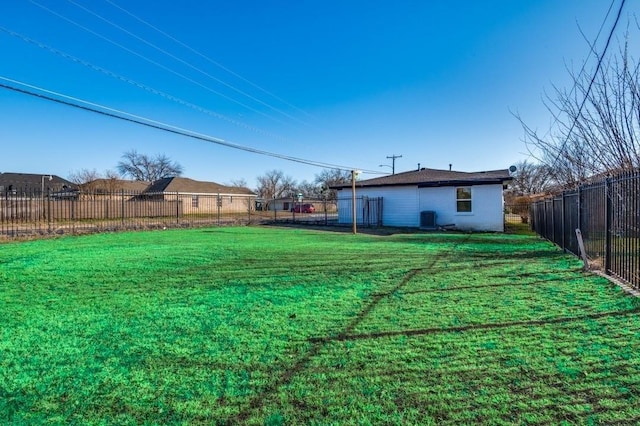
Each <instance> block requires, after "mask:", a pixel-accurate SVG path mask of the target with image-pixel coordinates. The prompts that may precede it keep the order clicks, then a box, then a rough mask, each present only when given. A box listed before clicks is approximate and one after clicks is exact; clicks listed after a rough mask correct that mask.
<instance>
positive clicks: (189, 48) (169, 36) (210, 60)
mask: <svg viewBox="0 0 640 426" xmlns="http://www.w3.org/2000/svg"><path fill="white" fill-rule="evenodd" d="M104 1H105V2H107V3H109V4H110V5H112V6H113V7H115V8H117V9H120V10H121V11H123V12H124V13H126V14H127V15H129V16H131V17H132V18H134V19H136V20H137V21H139V22H141V23H142V24H144V25H146V26H148V27H149V28H151V29H153V30H154V31H157V32H158V33H160V34H162V35H163V36H165V37H166V38H168V39H169V40H171V41H173V42H175V43H177V44H179V45H180V46H182V47H184V48H185V49H188V50H189V51H191V52H192V53H195V54H196V55H198V56H200V57H201V58H203V59H205V60H206V61H208V62H209V63H211V64H213V65H215V66H217V67H218V68H220V69H222V70H224V71H226V72H228V73H229V74H231V75H233V76H234V77H236V78H238V79H240V80H242V81H244V82H245V83H247V84H250V85H251V86H253V87H255V88H256V89H258V90H260V91H261V92H263V93H265V94H267V95H269V96H271V97H272V98H274V99H276V100H278V101H280V102H282V103H283V104H285V105H287V106H289V107H291V108H293V109H296V110H298V111H299V112H301V113H303V114H305V115H306V116H307V117H309V118H313V116H312V115H311V114H309V113H308V112H306V111H304V110H303V109H301V108H299V107H297V106H295V105H293V104H291V103H289V102H287V101H286V100H284V99H282V98H281V97H279V96H277V95H275V94H273V93H272V92H269V91H268V90H266V89H264V88H263V87H261V86H259V85H257V84H255V83H253V82H252V81H250V80H248V79H246V78H245V77H243V76H241V75H239V74H238V73H236V72H234V71H233V70H231V69H229V68H227V67H225V66H224V65H222V64H221V63H219V62H216V61H214V60H213V59H211V58H210V57H208V56H207V55H205V54H204V53H202V52H200V51H198V50H196V49H194V48H193V47H191V46H189V45H187V44H186V43H184V42H182V41H180V40H178V39H177V38H175V37H173V36H171V35H170V34H168V33H166V32H165V31H162V30H161V29H159V28H158V27H156V26H154V25H152V24H150V23H149V22H147V21H145V20H144V19H142V18H140V17H138V16H137V15H135V14H133V13H132V12H130V11H128V10H127V9H125V8H123V7H122V6H120V5H117V4H116V3H114V2H113V1H111V0H104Z"/></svg>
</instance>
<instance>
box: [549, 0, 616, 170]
mask: <svg viewBox="0 0 640 426" xmlns="http://www.w3.org/2000/svg"><path fill="white" fill-rule="evenodd" d="M625 1H626V0H622V1H621V2H620V8H619V9H618V14H617V16H616V20H615V22H614V23H613V26H612V27H611V31H609V36H608V37H607V42H606V44H605V46H604V49H603V50H602V55H598V63H597V65H596V70H595V71H594V73H593V76H592V77H591V81H589V85H588V86H587V91H586V93H585V95H584V99H583V100H582V103H580V107H579V108H578V112H577V114H576V115H575V118H574V119H573V122H572V124H571V127H569V131H568V132H567V136H566V138H565V140H564V142H562V145H561V146H560V149H559V150H558V153H557V154H556V158H555V160H554V161H553V164H552V165H551V168H552V169H553V168H554V167H555V165H556V164H557V162H558V160H559V159H560V155H561V154H562V152H563V151H564V149H565V147H566V145H567V142H568V141H569V138H570V137H571V132H572V131H573V129H574V128H575V126H576V124H577V123H578V118H579V117H580V115H581V114H582V109H583V108H584V105H585V103H586V102H587V99H588V98H589V94H590V93H591V87H592V86H593V83H594V82H595V80H596V77H597V76H598V72H599V71H600V67H601V66H602V61H603V60H604V56H605V55H606V53H607V50H608V48H609V44H610V43H611V39H612V38H613V34H614V32H615V30H616V27H617V26H618V22H619V21H620V16H621V15H622V9H623V8H624V4H625ZM592 50H593V48H592Z"/></svg>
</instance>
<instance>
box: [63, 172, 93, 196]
mask: <svg viewBox="0 0 640 426" xmlns="http://www.w3.org/2000/svg"><path fill="white" fill-rule="evenodd" d="M100 178H101V176H100V173H98V171H97V170H96V169H80V170H76V171H75V172H71V173H69V176H68V177H67V179H69V181H70V182H73V183H75V184H76V185H78V188H80V190H81V191H84V192H93V191H94V190H95V184H96V183H95V181H96V180H97V179H100Z"/></svg>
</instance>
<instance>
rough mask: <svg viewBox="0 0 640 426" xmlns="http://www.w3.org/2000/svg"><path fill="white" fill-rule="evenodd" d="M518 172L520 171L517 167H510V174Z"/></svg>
mask: <svg viewBox="0 0 640 426" xmlns="http://www.w3.org/2000/svg"><path fill="white" fill-rule="evenodd" d="M516 170H518V169H517V168H516V166H511V167H509V172H510V173H515V171H516Z"/></svg>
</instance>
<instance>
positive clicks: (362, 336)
mask: <svg viewBox="0 0 640 426" xmlns="http://www.w3.org/2000/svg"><path fill="white" fill-rule="evenodd" d="M638 313H640V307H638V308H634V309H627V310H624V311H612V312H599V313H594V314H589V315H581V316H575V317H561V318H549V319H542V320H529V321H512V322H501V323H494V324H470V325H463V326H459V327H435V328H422V329H409V330H395V331H380V332H376V333H362V334H348V333H345V334H340V335H337V336H335V337H311V338H309V341H311V342H314V343H320V342H322V343H329V342H336V341H338V342H340V341H348V340H364V339H379V338H383V337H395V336H425V335H430V334H437V333H458V332H462V331H470V330H497V329H502V328H511V327H531V326H546V325H552V324H564V323H569V322H580V321H587V320H596V319H600V318H608V317H624V316H630V315H634V316H636V315H637V314H638Z"/></svg>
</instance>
